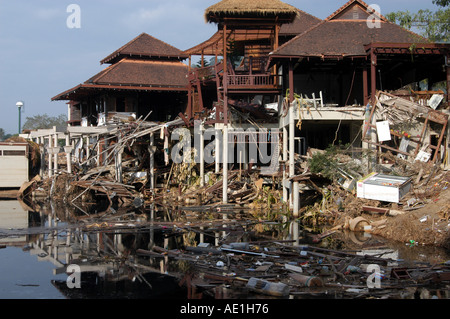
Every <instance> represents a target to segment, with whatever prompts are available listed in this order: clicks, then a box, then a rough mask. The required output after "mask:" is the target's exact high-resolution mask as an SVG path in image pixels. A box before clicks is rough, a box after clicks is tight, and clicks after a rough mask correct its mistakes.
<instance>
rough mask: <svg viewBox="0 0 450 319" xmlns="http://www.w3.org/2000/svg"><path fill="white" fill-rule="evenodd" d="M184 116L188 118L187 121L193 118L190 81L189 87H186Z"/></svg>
mask: <svg viewBox="0 0 450 319" xmlns="http://www.w3.org/2000/svg"><path fill="white" fill-rule="evenodd" d="M186 115H187V116H188V119H191V118H192V117H193V114H192V84H191V81H189V85H188V105H187V110H186Z"/></svg>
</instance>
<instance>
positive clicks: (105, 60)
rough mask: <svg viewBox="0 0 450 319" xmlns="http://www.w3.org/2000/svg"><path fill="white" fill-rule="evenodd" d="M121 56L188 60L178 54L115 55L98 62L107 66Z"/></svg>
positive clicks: (186, 55) (186, 56)
mask: <svg viewBox="0 0 450 319" xmlns="http://www.w3.org/2000/svg"><path fill="white" fill-rule="evenodd" d="M120 56H123V57H141V58H142V57H144V58H150V59H151V58H158V59H161V58H168V59H177V60H179V61H183V60H186V59H188V58H189V55H188V54H178V55H152V54H142V53H119V54H116V55H114V56H113V55H110V56H107V57H106V58H104V59H103V60H101V61H100V64H108V63H110V62H111V61H113V60H115V59H116V58H118V57H120Z"/></svg>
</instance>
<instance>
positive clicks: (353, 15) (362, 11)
mask: <svg viewBox="0 0 450 319" xmlns="http://www.w3.org/2000/svg"><path fill="white" fill-rule="evenodd" d="M373 9H374V8H372V7H371V6H369V5H368V4H367V3H365V2H364V1H361V0H350V1H348V2H347V3H345V4H344V5H343V6H342V7H340V8H339V9H337V10H336V11H335V12H333V13H332V14H331V15H330V16H329V17H328V18H326V19H325V20H326V21H336V20H367V18H369V16H371V15H372V14H375V15H376V16H377V17H378V18H379V19H380V20H382V21H387V19H386V18H385V17H384V16H382V15H381V14H379V13H378V12H376V11H374V10H373Z"/></svg>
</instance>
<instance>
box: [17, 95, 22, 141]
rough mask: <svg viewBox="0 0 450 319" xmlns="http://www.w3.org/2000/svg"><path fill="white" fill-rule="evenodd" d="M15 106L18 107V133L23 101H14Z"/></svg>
mask: <svg viewBox="0 0 450 319" xmlns="http://www.w3.org/2000/svg"><path fill="white" fill-rule="evenodd" d="M16 106H17V108H18V109H19V134H20V132H21V124H20V116H21V113H22V112H21V111H22V106H23V102H22V101H19V102H17V103H16Z"/></svg>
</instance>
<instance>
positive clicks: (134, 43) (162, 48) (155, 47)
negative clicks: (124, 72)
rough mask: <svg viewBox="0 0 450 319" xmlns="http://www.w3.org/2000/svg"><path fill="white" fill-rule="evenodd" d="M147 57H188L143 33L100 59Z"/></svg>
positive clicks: (111, 60)
mask: <svg viewBox="0 0 450 319" xmlns="http://www.w3.org/2000/svg"><path fill="white" fill-rule="evenodd" d="M126 56H129V57H146V58H175V59H178V60H183V59H186V58H187V56H186V54H184V53H183V51H181V50H179V49H177V48H175V47H173V46H171V45H170V44H167V43H165V42H163V41H161V40H158V39H156V38H154V37H152V36H150V35H148V34H147V33H141V34H140V35H139V36H137V37H136V38H134V39H133V40H131V41H130V42H128V43H127V44H125V45H124V46H122V47H121V48H119V49H117V50H116V51H114V52H113V53H111V54H110V55H108V56H107V57H106V58H104V59H103V60H101V61H100V63H101V64H103V63H115V62H117V61H118V60H120V59H121V58H123V57H126Z"/></svg>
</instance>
